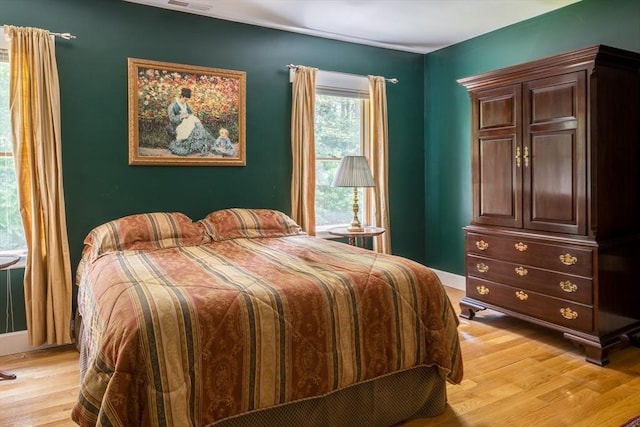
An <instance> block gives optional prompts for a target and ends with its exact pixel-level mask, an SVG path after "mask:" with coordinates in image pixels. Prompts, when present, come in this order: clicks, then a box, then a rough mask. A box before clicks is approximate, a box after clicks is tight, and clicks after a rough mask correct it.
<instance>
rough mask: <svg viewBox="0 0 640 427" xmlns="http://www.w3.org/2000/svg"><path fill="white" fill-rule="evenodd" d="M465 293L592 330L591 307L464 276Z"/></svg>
mask: <svg viewBox="0 0 640 427" xmlns="http://www.w3.org/2000/svg"><path fill="white" fill-rule="evenodd" d="M467 296H468V297H470V298H473V299H476V300H478V301H483V302H486V303H488V304H493V305H496V306H499V307H502V308H505V309H508V310H511V311H515V312H518V313H522V314H526V315H528V316H531V317H535V318H537V319H541V320H545V321H547V322H551V323H554V324H557V325H561V326H565V327H567V328H571V329H576V330H580V331H584V332H591V331H592V329H593V307H591V306H587V305H583V304H577V303H574V302H571V301H567V300H563V299H559V298H553V297H549V296H546V295H541V294H538V293H537V292H532V291H529V290H526V289H519V288H516V287H511V286H505V285H500V284H498V283H494V282H490V281H486V280H481V279H477V278H474V277H467Z"/></svg>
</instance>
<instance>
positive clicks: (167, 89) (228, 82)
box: [128, 58, 246, 166]
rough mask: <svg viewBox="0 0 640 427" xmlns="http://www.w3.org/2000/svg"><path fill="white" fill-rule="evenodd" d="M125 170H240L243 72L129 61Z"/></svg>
mask: <svg viewBox="0 0 640 427" xmlns="http://www.w3.org/2000/svg"><path fill="white" fill-rule="evenodd" d="M128 66H129V164H130V165H185V166H186V165H194V166H208V165H213V166H244V165H245V159H246V155H245V86H246V74H245V73H244V72H243V71H233V70H222V69H217V68H205V67H197V66H190V65H181V64H170V63H166V62H158V61H148V60H141V59H135V58H129V63H128Z"/></svg>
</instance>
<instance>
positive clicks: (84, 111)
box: [0, 0, 424, 333]
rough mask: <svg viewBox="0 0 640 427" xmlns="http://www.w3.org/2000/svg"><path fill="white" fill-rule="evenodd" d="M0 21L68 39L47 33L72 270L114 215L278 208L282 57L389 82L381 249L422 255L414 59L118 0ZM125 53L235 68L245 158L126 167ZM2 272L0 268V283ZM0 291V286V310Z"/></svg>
mask: <svg viewBox="0 0 640 427" xmlns="http://www.w3.org/2000/svg"><path fill="white" fill-rule="evenodd" d="M0 24H9V25H18V26H31V27H39V28H45V29H48V30H50V31H55V32H70V33H72V34H74V35H76V36H77V38H76V39H75V40H71V41H65V40H62V39H57V40H56V58H57V64H58V72H59V75H60V86H61V103H62V111H61V114H62V141H63V150H62V154H63V173H64V189H65V198H66V210H67V226H68V232H69V244H70V250H71V255H72V268H73V269H74V271H75V268H76V265H77V263H78V260H79V258H80V253H81V250H82V241H83V239H84V237H85V236H86V234H87V233H88V232H89V231H90V230H91V229H92V228H93V227H95V226H96V225H99V224H101V223H103V222H105V221H108V220H111V219H113V218H117V217H120V216H123V215H129V214H133V213H138V212H150V211H181V212H184V213H186V214H187V215H189V216H190V217H191V218H193V219H200V218H202V217H204V216H205V215H206V214H207V213H209V212H211V211H213V210H216V209H220V208H225V207H264V208H275V209H279V210H282V211H284V212H287V213H288V212H290V176H291V148H290V114H291V113H290V110H291V87H290V86H291V85H290V83H289V74H288V69H287V68H286V65H287V64H290V63H294V64H303V65H310V66H315V67H318V68H320V69H324V70H330V71H340V72H346V73H354V74H360V75H368V74H374V75H382V76H386V77H396V78H397V79H398V80H399V84H397V85H391V84H390V85H388V86H387V97H388V114H389V145H390V148H389V170H390V179H389V192H390V214H391V228H392V230H393V233H392V245H393V250H394V253H396V254H399V255H403V256H406V257H409V258H411V259H414V260H417V261H423V260H424V241H423V239H421V238H416V237H417V236H423V235H424V179H423V176H424V145H423V141H424V134H423V132H424V127H423V117H424V111H423V92H424V90H423V89H424V88H423V82H424V79H423V76H424V57H423V55H419V54H413V53H406V52H399V51H394V50H388V49H380V48H375V47H370V46H363V45H357V44H352V43H344V42H339V41H333V40H327V39H322V38H317V37H311V36H304V35H300V34H294V33H289V32H284V31H278V30H272V29H266V28H261V27H257V26H252V25H244V24H238V23H232V22H229V21H223V20H214V19H211V18H206V17H202V16H197V15H193V14H187V13H181V12H175V11H170V10H163V9H158V8H153V7H149V6H144V5H138V4H133V3H129V2H125V1H123V0H55V1H52V0H0ZM128 57H133V58H141V59H151V60H157V61H166V62H173V63H179V64H189V65H198V66H205V67H215V68H224V69H232V70H241V71H245V72H246V73H247V99H246V112H247V116H246V123H247V126H246V141H247V165H246V166H245V167H159V166H129V165H128V145H127V144H128V125H127V58H128ZM4 278H5V273H0V283H4V281H3V280H4ZM12 279H14V277H12ZM12 282H13V286H12V287H13V288H14V289H16V288H19V287H20V286H21V283H20V282H21V279H20V280H12ZM0 289H4V288H3V287H0ZM17 292H18V291H15V292H14V296H17ZM4 298H5V297H4V292H0V312H2V313H4V307H5V306H6V301H5V299H4ZM14 306H15V307H14V310H15V313H16V329H17V330H21V329H26V325H24V324H22V325H21V327H18V322H19V320H20V318H22V319H24V308H23V304H22V300H20V301H17V302H16V298H14ZM23 322H24V321H23ZM4 331H5V328H4V316H1V318H0V333H2V332H4Z"/></svg>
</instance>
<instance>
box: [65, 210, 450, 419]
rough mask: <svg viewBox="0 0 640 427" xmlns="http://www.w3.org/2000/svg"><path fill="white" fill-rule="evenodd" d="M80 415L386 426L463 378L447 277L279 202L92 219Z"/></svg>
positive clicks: (421, 413) (438, 406) (416, 412)
mask: <svg viewBox="0 0 640 427" xmlns="http://www.w3.org/2000/svg"><path fill="white" fill-rule="evenodd" d="M76 284H77V285H78V287H79V289H78V313H79V315H80V317H81V327H78V326H77V327H76V329H77V330H78V331H79V337H78V340H79V345H80V353H81V355H80V374H81V384H80V392H79V396H78V399H77V402H76V404H75V405H74V407H73V409H72V419H73V420H74V421H75V422H76V423H77V424H79V425H82V426H93V425H103V426H106V425H121V426H139V425H146V426H183V425H184V426H208V425H212V426H247V425H251V426H253V425H261V426H265V425H271V426H280V425H305V426H313V425H317V426H326V425H331V426H356V425H358V426H390V425H393V424H397V423H398V422H401V421H403V420H407V419H411V418H416V417H430V416H435V415H438V414H440V413H442V412H443V411H444V409H445V406H446V383H447V382H451V383H459V382H460V381H461V379H462V356H461V352H460V347H459V341H458V332H457V325H458V318H457V316H456V314H455V312H454V310H453V308H452V306H451V303H450V301H449V299H448V298H447V295H446V293H445V292H444V289H443V287H442V284H441V283H440V281H439V280H438V277H437V276H436V275H435V274H434V273H433V272H432V271H431V270H430V269H428V268H427V267H425V266H423V265H421V264H419V263H416V262H414V261H411V260H408V259H406V258H402V257H399V256H393V255H384V254H379V253H376V252H373V251H370V250H366V249H362V248H357V247H353V246H349V245H346V244H344V243H341V242H336V241H331V240H326V239H321V238H317V237H311V236H308V235H306V234H305V233H303V232H302V231H301V230H300V227H299V226H298V225H297V224H296V223H295V222H294V221H293V220H292V219H291V218H289V217H288V216H287V215H285V214H283V213H282V212H279V211H275V210H270V209H223V210H219V211H214V212H212V213H210V214H209V215H207V216H206V217H205V218H204V219H202V220H200V221H192V220H191V219H190V218H189V217H188V216H186V215H184V214H182V213H177V212H172V213H167V212H158V213H147V214H137V215H131V216H127V217H124V218H119V219H116V220H113V221H110V222H108V223H106V224H102V225H100V226H98V227H96V228H94V229H93V230H92V231H91V232H90V233H89V234H88V235H87V237H86V239H85V241H84V249H83V253H82V260H81V262H80V264H79V266H78V270H77V275H76Z"/></svg>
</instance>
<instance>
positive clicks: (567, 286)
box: [560, 280, 578, 293]
mask: <svg viewBox="0 0 640 427" xmlns="http://www.w3.org/2000/svg"><path fill="white" fill-rule="evenodd" d="M560 289H562V290H563V291H565V292H569V293H572V292H575V291H577V290H578V285H576V284H575V283H571V282H570V281H568V280H566V281H564V282H560Z"/></svg>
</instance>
